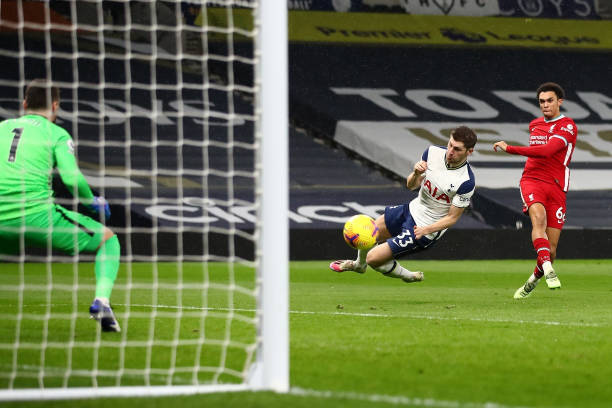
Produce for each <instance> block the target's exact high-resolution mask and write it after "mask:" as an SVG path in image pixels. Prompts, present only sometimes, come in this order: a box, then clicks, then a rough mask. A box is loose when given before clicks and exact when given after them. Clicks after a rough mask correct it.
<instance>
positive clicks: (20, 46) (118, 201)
mask: <svg viewBox="0 0 612 408" xmlns="http://www.w3.org/2000/svg"><path fill="white" fill-rule="evenodd" d="M264 3H266V4H264ZM286 17H287V16H286V9H284V5H281V4H280V3H279V2H270V1H265V2H264V1H257V0H217V1H180V0H174V1H163V2H159V1H150V0H148V1H146V0H140V1H129V2H127V1H102V0H90V1H78V2H75V1H67V0H66V1H63V0H58V1H53V2H47V1H21V0H19V1H9V0H3V1H2V2H0V64H1V65H2V67H3V75H2V77H1V78H0V89H1V92H0V119H2V120H4V119H9V118H16V117H19V116H21V115H23V114H24V111H23V107H22V105H21V101H22V100H23V99H24V89H25V87H26V85H27V84H28V83H29V82H30V81H31V80H32V79H35V78H43V79H47V80H50V81H51V82H52V84H53V85H55V86H57V87H59V89H60V110H59V115H58V118H57V121H56V124H58V125H59V126H61V127H63V128H64V129H66V130H67V131H68V132H69V133H70V134H71V136H72V138H73V139H74V142H75V154H76V157H77V160H78V164H79V167H80V169H81V171H82V172H83V174H84V175H85V178H86V179H87V181H88V183H89V185H90V186H91V188H92V190H93V191H94V194H95V195H99V196H104V197H105V198H106V199H107V201H108V202H109V203H110V208H111V212H112V214H111V217H110V219H109V220H108V221H106V225H107V226H108V227H109V228H110V229H111V230H112V231H113V232H115V233H116V235H117V236H118V238H119V241H120V244H121V262H120V267H119V273H118V275H117V279H116V281H115V284H114V287H113V291H112V296H111V298H110V300H111V305H112V307H113V310H114V312H115V315H116V317H117V320H118V321H119V323H120V325H121V332H119V333H108V332H103V331H102V330H101V328H100V325H99V324H98V323H97V322H96V321H95V320H90V319H89V306H90V304H91V302H92V300H93V298H94V289H95V282H96V276H95V273H94V261H95V253H93V254H92V253H80V254H76V255H67V254H65V253H62V252H59V251H57V250H54V249H53V248H51V247H50V246H48V247H47V248H31V247H28V246H27V245H25V244H24V241H23V240H21V242H20V245H19V248H20V250H19V251H18V252H17V253H2V254H1V255H0V267H1V268H2V273H0V333H1V335H0V366H1V369H0V400H19V399H52V398H70V397H78V398H84V397H85V398H87V397H96V396H133V395H167V394H179V393H182V394H185V393H200V392H216V391H228V390H251V389H273V390H276V391H281V392H283V391H286V390H287V389H288V322H287V321H288V317H287V316H288V315H287V314H288V230H287V228H288V223H287V208H288V192H287V186H288V168H287V138H286V134H287V121H288V120H287V117H288V109H287V56H286V47H287V37H286V29H287V27H286V24H287V20H286ZM52 179H53V188H54V191H55V201H56V202H57V203H59V204H60V205H62V206H64V207H65V208H67V209H69V210H73V211H78V210H82V207H80V206H79V204H78V202H77V200H76V199H74V198H73V196H72V194H70V192H69V191H68V190H67V189H66V188H65V187H64V186H63V184H62V183H61V181H59V178H58V175H57V174H53V175H52ZM81 212H82V211H81ZM24 232H26V231H24ZM0 250H2V248H0Z"/></svg>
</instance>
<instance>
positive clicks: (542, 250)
mask: <svg viewBox="0 0 612 408" xmlns="http://www.w3.org/2000/svg"><path fill="white" fill-rule="evenodd" d="M533 248H534V249H535V250H536V252H537V253H538V265H539V266H542V265H543V264H544V263H545V262H550V242H548V240H547V239H546V238H536V239H534V240H533Z"/></svg>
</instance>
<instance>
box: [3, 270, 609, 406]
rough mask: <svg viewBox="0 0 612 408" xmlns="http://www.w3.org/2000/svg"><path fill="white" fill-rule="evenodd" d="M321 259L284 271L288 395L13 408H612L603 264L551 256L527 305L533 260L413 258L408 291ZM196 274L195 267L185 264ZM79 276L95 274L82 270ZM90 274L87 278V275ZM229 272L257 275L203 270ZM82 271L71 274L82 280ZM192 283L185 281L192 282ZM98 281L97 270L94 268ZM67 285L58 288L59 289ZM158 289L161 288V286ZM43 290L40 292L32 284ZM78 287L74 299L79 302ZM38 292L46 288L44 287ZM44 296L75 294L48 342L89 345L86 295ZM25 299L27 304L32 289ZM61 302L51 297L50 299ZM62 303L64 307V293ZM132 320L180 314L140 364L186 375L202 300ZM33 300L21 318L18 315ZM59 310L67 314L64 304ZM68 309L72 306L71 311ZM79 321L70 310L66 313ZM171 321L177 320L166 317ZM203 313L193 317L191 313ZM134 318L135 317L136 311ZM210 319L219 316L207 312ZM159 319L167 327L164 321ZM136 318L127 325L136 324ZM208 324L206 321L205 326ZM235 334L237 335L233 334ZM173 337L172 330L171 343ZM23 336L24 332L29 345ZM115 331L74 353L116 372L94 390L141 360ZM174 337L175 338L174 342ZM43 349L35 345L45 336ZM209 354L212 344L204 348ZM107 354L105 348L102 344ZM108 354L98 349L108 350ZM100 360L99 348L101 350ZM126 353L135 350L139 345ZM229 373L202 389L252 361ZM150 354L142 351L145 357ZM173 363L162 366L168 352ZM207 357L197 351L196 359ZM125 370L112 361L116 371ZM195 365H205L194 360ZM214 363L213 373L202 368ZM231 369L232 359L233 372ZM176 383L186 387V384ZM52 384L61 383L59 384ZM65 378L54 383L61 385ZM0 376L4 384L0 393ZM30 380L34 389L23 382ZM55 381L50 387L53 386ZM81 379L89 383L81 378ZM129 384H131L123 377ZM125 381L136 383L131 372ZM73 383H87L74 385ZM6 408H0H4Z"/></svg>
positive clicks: (141, 329)
mask: <svg viewBox="0 0 612 408" xmlns="http://www.w3.org/2000/svg"><path fill="white" fill-rule="evenodd" d="M328 263H329V261H325V262H323V261H321V262H316V261H313V262H292V263H291V275H290V281H291V287H290V316H289V318H290V352H291V355H290V372H291V378H290V382H291V391H290V392H289V393H288V394H283V395H278V394H274V393H271V392H262V393H252V392H242V393H229V394H204V395H197V396H184V397H167V398H130V399H120V398H117V399H91V400H80V401H43V402H21V403H16V402H12V403H8V405H9V406H15V407H108V406H109V405H112V406H113V407H114V408H123V407H130V408H136V407H147V408H151V407H171V406H172V407H175V406H178V405H179V404H180V405H181V406H182V407H183V408H186V407H196V406H197V407H201V406H223V407H313V406H315V407H389V406H402V407H445V408H446V407H470V408H477V407H482V408H506V407H507V408H510V407H609V406H610V404H611V403H612V387H610V382H611V380H610V379H611V378H612V312H611V311H612V260H609V259H607V260H563V259H561V260H558V262H557V263H556V270H557V272H558V274H559V278H560V279H561V282H562V284H563V288H562V289H561V290H557V291H551V290H549V289H548V288H547V287H546V283H545V282H541V283H540V284H539V286H538V287H537V288H536V289H535V292H534V293H533V294H532V296H531V297H530V298H528V299H526V300H521V301H517V300H514V299H512V295H513V293H514V291H515V290H516V289H517V288H518V287H519V286H520V285H521V284H522V283H523V282H524V281H525V279H526V278H527V277H528V276H529V273H530V272H531V271H532V270H533V261H532V260H499V261H410V260H404V261H403V262H402V264H403V265H405V266H406V267H408V268H410V269H411V270H422V271H424V272H425V281H424V282H421V283H413V284H406V283H403V282H402V281H400V280H398V279H390V278H386V277H383V276H382V275H380V274H379V273H377V272H375V271H373V270H371V269H368V271H367V273H365V274H364V275H359V274H355V273H351V272H345V273H342V274H337V273H334V272H332V271H330V270H329V269H328V266H327V265H328ZM192 267H193V268H192ZM16 268H17V266H16V265H13V264H3V265H2V270H3V272H2V274H0V283H1V284H3V285H7V284H9V283H13V284H14V283H15V282H9V281H10V280H11V279H15V276H16V275H15V273H16V270H17V269H16ZM80 268H90V269H91V265H83V266H81V267H80ZM124 268H125V265H123V266H122V270H121V271H120V273H122V272H123V273H122V275H120V277H119V278H118V282H117V284H118V285H124V284H125V279H126V273H125V271H124ZM132 269H133V270H132V272H131V274H132V276H131V279H132V281H133V282H137V281H138V278H139V277H141V278H142V280H146V279H148V278H152V277H153V274H150V272H147V271H150V270H153V269H155V270H156V277H157V278H158V279H159V280H160V281H161V282H163V281H164V280H165V279H169V280H175V279H176V272H177V270H179V268H177V266H176V265H175V264H158V265H157V268H153V266H152V265H151V264H146V263H138V264H133V266H132ZM88 270H89V269H88ZM180 271H181V279H183V280H184V281H189V280H190V279H196V276H199V274H200V273H201V268H200V267H197V266H196V265H192V266H190V265H185V266H183V268H181V269H180ZM228 273H230V274H231V275H232V280H233V281H234V282H236V283H237V284H239V286H240V285H244V286H245V287H248V285H249V283H248V282H250V281H251V280H252V277H253V275H252V274H253V271H251V270H248V268H245V269H244V270H243V269H237V270H235V271H229V272H228V268H227V267H225V266H224V265H223V264H221V265H217V266H215V267H213V266H211V268H210V273H209V274H208V275H207V276H208V277H209V278H210V280H211V282H213V281H215V280H221V281H226V280H227V278H228V276H229V275H228ZM83 274H84V272H83V271H81V270H79V271H78V275H79V279H83V278H84V276H82V275H83ZM191 274H193V276H192V275H191ZM25 275H28V276H29V275H32V276H30V277H29V278H31V279H36V276H38V278H39V279H40V280H41V283H42V282H44V281H45V280H46V279H47V278H48V276H49V275H48V271H47V270H46V269H45V267H44V266H42V265H26V269H25ZM92 275H93V272H92ZM62 279H65V281H64V282H62ZM74 279H75V277H74V271H73V268H72V265H54V267H53V283H54V285H57V286H58V287H59V288H60V289H61V288H62V286H61V285H62V284H65V285H70V284H71V283H72V282H73V280H74ZM91 279H92V282H93V276H92V277H91ZM162 286H163V285H162ZM222 286H223V285H218V288H219V291H217V292H215V291H209V292H210V293H209V294H208V297H207V299H206V301H207V302H208V303H207V304H208V305H209V306H211V307H212V306H215V305H216V306H218V307H219V308H223V307H224V305H225V306H226V305H228V304H231V305H232V306H233V307H234V308H236V309H239V311H237V312H236V315H237V316H234V317H240V318H236V319H234V320H236V322H235V323H234V322H233V323H232V332H233V334H235V335H236V336H237V338H236V339H234V340H233V341H236V342H237V343H240V342H242V341H247V339H248V338H249V337H251V336H252V335H253V329H252V327H251V326H250V325H249V324H247V322H248V319H249V318H251V317H252V316H253V308H254V304H255V302H254V300H253V299H252V297H250V296H247V295H246V294H244V293H242V292H238V293H236V294H235V296H233V298H232V299H231V302H229V303H228V297H227V294H224V292H223V291H221V290H220V289H221V288H222ZM41 290H42V289H41ZM81 292H82V293H81ZM42 293H43V294H44V293H46V292H44V291H43V292H42ZM58 293H61V295H59V294H58V295H53V296H52V299H51V300H52V302H53V304H54V306H53V308H61V307H62V306H61V305H72V304H73V303H74V302H73V301H72V299H74V298H73V296H77V295H78V305H79V308H80V309H79V310H78V318H77V319H76V320H77V322H76V324H75V327H73V328H70V325H69V323H67V322H62V321H57V320H52V321H51V322H50V324H49V328H48V335H47V338H46V340H45V341H48V342H53V341H58V342H59V341H61V338H62V333H65V332H66V330H74V332H75V334H76V335H77V338H78V341H83V342H84V343H83V344H85V343H86V341H94V340H95V338H96V330H95V325H94V323H93V322H91V321H89V320H88V319H87V307H88V304H89V302H90V301H91V289H90V288H88V289H87V290H85V291H81V290H80V291H79V293H78V294H77V295H75V294H71V293H70V292H69V291H67V290H58ZM27 295H30V293H28V294H27ZM15 296H16V295H14V294H11V293H9V292H8V291H1V292H0V307H1V308H2V314H7V313H9V312H10V311H11V310H13V309H12V308H14V307H15ZM56 296H57V297H56ZM62 296H63V297H65V298H64V299H62V298H61V297H62ZM125 299H126V293H123V292H122V291H121V290H118V291H116V293H114V294H113V300H114V302H115V311H116V314H117V317H118V319H119V322H120V323H121V324H122V325H124V330H125V329H126V328H125V320H124V319H122V315H123V313H124V312H125V308H126V307H127V304H126V303H125V301H124V300H125ZM130 302H131V306H130V307H129V308H130V310H131V311H132V312H137V311H139V310H141V309H142V311H144V310H145V308H146V307H147V306H146V305H149V306H150V305H152V304H158V305H165V306H171V305H176V306H178V305H182V307H185V308H186V310H185V311H184V313H185V315H184V316H183V317H182V319H181V321H182V323H181V324H180V325H178V326H177V325H176V324H174V323H173V322H174V321H175V319H173V318H172V317H173V315H171V314H168V315H166V314H164V313H163V311H162V309H161V308H160V309H158V310H159V316H157V317H156V319H159V322H158V324H157V325H156V326H155V328H156V330H158V328H161V329H163V330H162V332H161V334H160V336H162V338H164V339H167V340H168V342H167V344H166V343H164V345H165V347H169V348H168V349H164V348H163V347H160V348H159V349H157V352H156V353H153V355H151V356H149V357H148V358H149V359H150V361H151V365H152V366H154V367H156V366H159V367H162V368H164V367H165V368H167V365H168V364H174V365H175V366H176V367H181V366H182V364H183V363H184V362H188V361H190V359H193V356H192V354H193V349H190V348H189V347H188V346H189V345H192V344H191V343H189V342H188V344H187V346H186V347H180V346H176V345H175V350H174V351H172V350H171V346H172V341H171V340H172V339H173V338H180V339H188V338H189V336H192V337H193V336H197V333H198V330H200V329H202V327H200V326H198V325H199V324H200V323H199V322H200V320H199V318H198V315H197V313H195V312H194V310H193V309H189V308H188V307H186V305H189V304H193V305H200V304H201V302H202V299H201V296H200V295H199V294H197V293H196V292H194V293H190V292H189V291H187V292H186V293H183V294H182V295H181V296H177V295H176V294H175V293H172V291H167V290H163V287H162V288H160V289H159V290H158V291H157V292H156V293H155V294H152V293H149V292H147V291H146V290H145V289H138V288H133V289H132V293H131V298H130ZM45 303H47V302H46V298H45V297H44V296H42V297H36V298H35V299H27V298H24V299H23V305H24V313H29V314H33V315H35V314H37V313H39V314H41V315H42V314H44V313H47V312H48V306H45ZM28 305H30V306H29V307H30V309H26V307H27V306H28ZM66 307H68V306H66ZM69 312H70V313H71V312H72V306H70V310H69V311H66V313H69ZM74 313H76V312H74ZM173 313H175V312H173ZM198 313H201V311H200V312H198ZM136 316H138V314H137V313H136ZM211 316H213V317H214V314H211ZM164 319H167V320H168V321H167V322H164ZM132 320H134V321H132ZM206 324H208V323H206ZM227 324H228V323H227V320H226V319H224V318H223V319H219V322H218V327H215V324H214V323H211V326H210V327H207V328H206V329H207V332H208V333H210V334H211V335H212V336H213V337H214V335H215V333H226V332H227ZM23 325H24V327H23V329H22V330H21V335H20V341H21V342H22V343H28V342H30V343H32V344H34V343H36V342H38V341H41V339H40V333H41V332H43V331H41V330H40V327H35V326H36V325H39V326H41V325H43V323H42V321H37V320H34V321H33V322H32V323H28V324H25V323H24V324H23ZM234 325H235V326H234ZM150 327H151V325H150V324H149V323H148V322H147V321H146V319H140V320H139V319H130V322H129V328H128V329H127V330H129V332H128V333H129V336H128V338H127V340H129V341H131V342H132V341H133V342H134V343H133V344H132V343H129V344H130V345H132V346H134V347H138V346H139V345H140V343H139V342H138V341H137V340H142V341H146V339H147V338H148V336H149V334H150V330H151V329H150ZM177 330H178V335H177V334H176V333H177ZM14 331H15V320H10V319H2V321H0V334H1V336H2V343H8V342H10V339H12V338H13V337H12V336H15V334H14ZM28 336H31V337H30V338H28ZM113 336H117V338H120V336H121V334H113V333H105V334H103V335H102V340H103V341H102V345H101V346H100V347H101V351H100V353H99V355H100V357H99V361H94V360H95V359H94V360H92V357H91V355H92V353H91V352H88V350H87V349H85V348H78V347H77V349H78V352H77V351H75V355H74V356H73V363H72V365H73V367H74V368H75V369H76V368H78V367H81V368H83V369H86V368H87V367H91V364H97V366H98V367H100V370H103V371H104V370H106V371H104V372H106V373H111V374H109V376H108V377H105V378H106V380H107V381H108V383H105V382H104V381H103V380H101V382H99V385H112V384H113V381H115V380H116V379H115V378H113V377H112V372H113V370H115V369H116V368H118V367H120V366H123V367H131V366H138V365H139V364H142V363H143V361H144V360H143V359H146V356H142V355H140V354H143V353H138V352H130V353H127V355H123V356H122V355H120V354H118V353H117V351H116V348H114V347H111V346H112V345H113V342H115V341H117V340H113ZM176 336H178V337H176ZM43 340H44V339H43ZM213 345H214V344H213ZM107 346H108V347H107ZM105 347H106V348H107V349H105ZM104 351H107V352H106V353H105V352H104ZM132 351H137V349H134V350H132ZM0 353H1V354H0V356H1V361H0V365H1V366H2V370H3V371H6V370H8V369H9V368H10V367H11V361H12V360H11V359H12V357H11V353H9V352H8V351H7V350H6V349H3V350H0ZM232 353H234V356H233V358H232V359H229V358H228V361H233V362H235V364H236V366H235V367H232V366H228V367H226V370H225V371H224V372H223V373H213V374H211V373H206V372H202V373H198V376H200V377H199V378H200V379H201V380H204V381H205V380H206V379H207V378H209V377H207V376H209V375H217V377H215V378H216V379H217V380H219V381H230V382H231V381H235V380H234V379H233V378H234V377H233V373H235V372H238V371H240V369H241V368H240V367H241V365H242V364H244V362H245V360H246V359H248V358H249V357H248V353H245V352H244V351H242V350H240V349H236V350H233V349H232V348H231V347H230V350H229V351H228V354H232ZM31 354H32V355H28V353H27V350H26V351H24V354H23V356H20V360H19V364H23V367H21V366H20V367H19V368H20V370H28V369H29V370H34V372H39V367H37V364H38V365H40V351H36V350H34V352H33V353H31ZM145 354H146V353H145ZM168 354H172V355H174V357H173V358H172V359H170V358H169V357H168V356H167V355H168ZM203 354H204V353H203ZM44 361H45V365H46V366H48V367H47V368H46V370H51V368H52V367H56V368H57V367H62V365H65V364H66V356H65V355H62V354H61V353H57V354H54V353H48V354H47V355H46V356H45V360H44ZM119 361H120V362H119ZM202 363H203V365H204V362H202ZM209 364H210V365H214V364H215V359H211V361H210V362H209ZM232 364H233V363H232ZM190 375H193V374H192V373H182V372H181V371H180V370H177V372H176V373H174V374H173V378H172V379H171V381H172V382H173V383H177V384H180V383H181V382H182V381H183V380H185V381H189V380H190V379H191V378H192V377H190ZM182 376H183V377H184V378H183V377H182ZM60 379H61V377H60ZM60 379H58V380H57V381H59V382H61V381H60ZM7 381H8V380H7V379H6V378H4V377H3V378H2V382H1V384H2V388H6V387H7V384H8V383H7ZM27 381H30V383H28V382H27ZM36 381H38V379H37V378H36V376H33V378H30V379H29V380H28V379H25V380H23V382H21V383H19V382H15V387H17V386H28V385H29V386H35V384H36ZM50 381H51V382H49V385H50V386H54V385H55V386H57V385H58V384H54V383H53V381H52V380H50ZM82 381H91V378H84V379H82ZM121 381H122V384H126V385H129V377H128V380H127V382H126V378H125V377H124V378H122V380H121ZM132 381H133V383H134V384H139V383H141V381H142V378H137V377H133V378H132ZM149 381H150V382H151V383H156V382H157V383H160V384H164V383H167V382H168V381H169V380H168V378H167V377H164V376H163V375H160V376H158V377H155V376H150V377H149ZM70 385H74V386H78V385H84V384H81V383H79V381H78V379H77V380H75V382H74V383H73V382H70ZM0 405H1V404H0Z"/></svg>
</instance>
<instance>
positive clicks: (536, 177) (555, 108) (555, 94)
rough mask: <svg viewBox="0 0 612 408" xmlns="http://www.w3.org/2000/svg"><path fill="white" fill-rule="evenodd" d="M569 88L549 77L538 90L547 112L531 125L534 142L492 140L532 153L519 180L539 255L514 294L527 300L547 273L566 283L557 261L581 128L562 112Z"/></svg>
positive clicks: (556, 284)
mask: <svg viewBox="0 0 612 408" xmlns="http://www.w3.org/2000/svg"><path fill="white" fill-rule="evenodd" d="M564 97H565V92H564V91H563V88H561V86H559V85H558V84H556V83H554V82H546V83H544V84H542V85H540V87H539V88H538V90H537V98H538V103H539V104H540V110H541V111H542V114H543V115H544V116H543V117H540V118H537V119H534V120H533V121H531V123H530V124H529V146H526V147H523V146H509V145H508V144H507V143H506V142H504V141H499V142H497V143H495V144H494V145H493V149H494V150H495V151H498V149H501V150H503V151H505V152H506V153H510V154H519V155H521V156H526V157H527V162H526V163H525V169H524V170H523V176H522V177H521V181H520V189H521V198H522V199H523V203H524V208H523V211H524V212H526V213H528V214H529V218H530V219H531V224H532V230H531V240H532V242H533V247H534V248H535V250H536V252H537V254H538V258H537V264H536V267H535V269H534V271H533V274H532V275H531V276H530V277H529V279H528V280H527V282H525V284H524V285H523V286H521V287H520V288H518V289H517V290H516V292H515V293H514V298H515V299H524V298H526V297H527V296H529V295H530V294H531V292H532V291H533V289H535V287H536V285H537V284H538V282H539V280H540V278H541V277H542V276H544V277H545V278H546V283H547V285H548V287H549V288H550V289H558V288H560V287H561V281H560V280H559V278H558V277H557V274H556V273H555V270H554V269H553V267H552V263H553V261H554V260H555V256H556V251H557V244H558V243H559V237H560V236H561V229H562V228H563V224H565V212H566V206H565V203H566V193H567V190H568V187H569V179H570V170H569V167H568V166H569V163H570V160H571V159H572V153H573V152H574V149H575V147H576V136H577V135H578V128H577V127H576V124H575V123H574V121H573V120H572V119H570V118H568V117H567V116H565V115H563V114H561V111H560V109H561V104H562V103H563V98H564Z"/></svg>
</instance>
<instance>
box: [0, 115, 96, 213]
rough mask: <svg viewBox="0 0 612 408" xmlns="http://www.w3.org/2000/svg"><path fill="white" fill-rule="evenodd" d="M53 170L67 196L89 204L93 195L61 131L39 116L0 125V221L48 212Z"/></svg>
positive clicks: (9, 120)
mask: <svg viewBox="0 0 612 408" xmlns="http://www.w3.org/2000/svg"><path fill="white" fill-rule="evenodd" d="M54 168H57V170H58V172H59V174H60V177H61V179H62V182H63V183H64V184H65V185H66V187H67V188H68V190H69V191H70V192H72V193H73V194H74V195H76V196H78V198H79V199H80V201H81V202H82V203H84V204H89V203H91V200H92V198H93V193H92V192H91V189H90V188H89V185H88V184H87V181H86V180H85V177H83V174H82V173H81V171H80V170H79V167H78V165H77V162H76V158H75V156H74V143H73V141H72V138H71V137H70V135H69V134H68V132H67V131H66V130H65V129H63V128H61V127H59V126H57V125H56V124H55V123H53V122H51V121H49V120H48V119H47V118H45V117H44V116H40V115H25V116H22V117H20V118H17V119H8V120H5V121H2V122H0V220H7V219H12V218H17V217H21V216H24V215H27V214H32V213H35V212H38V211H44V210H48V209H49V208H50V207H51V206H52V205H53V190H52V189H51V180H52V176H53V169H54Z"/></svg>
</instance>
